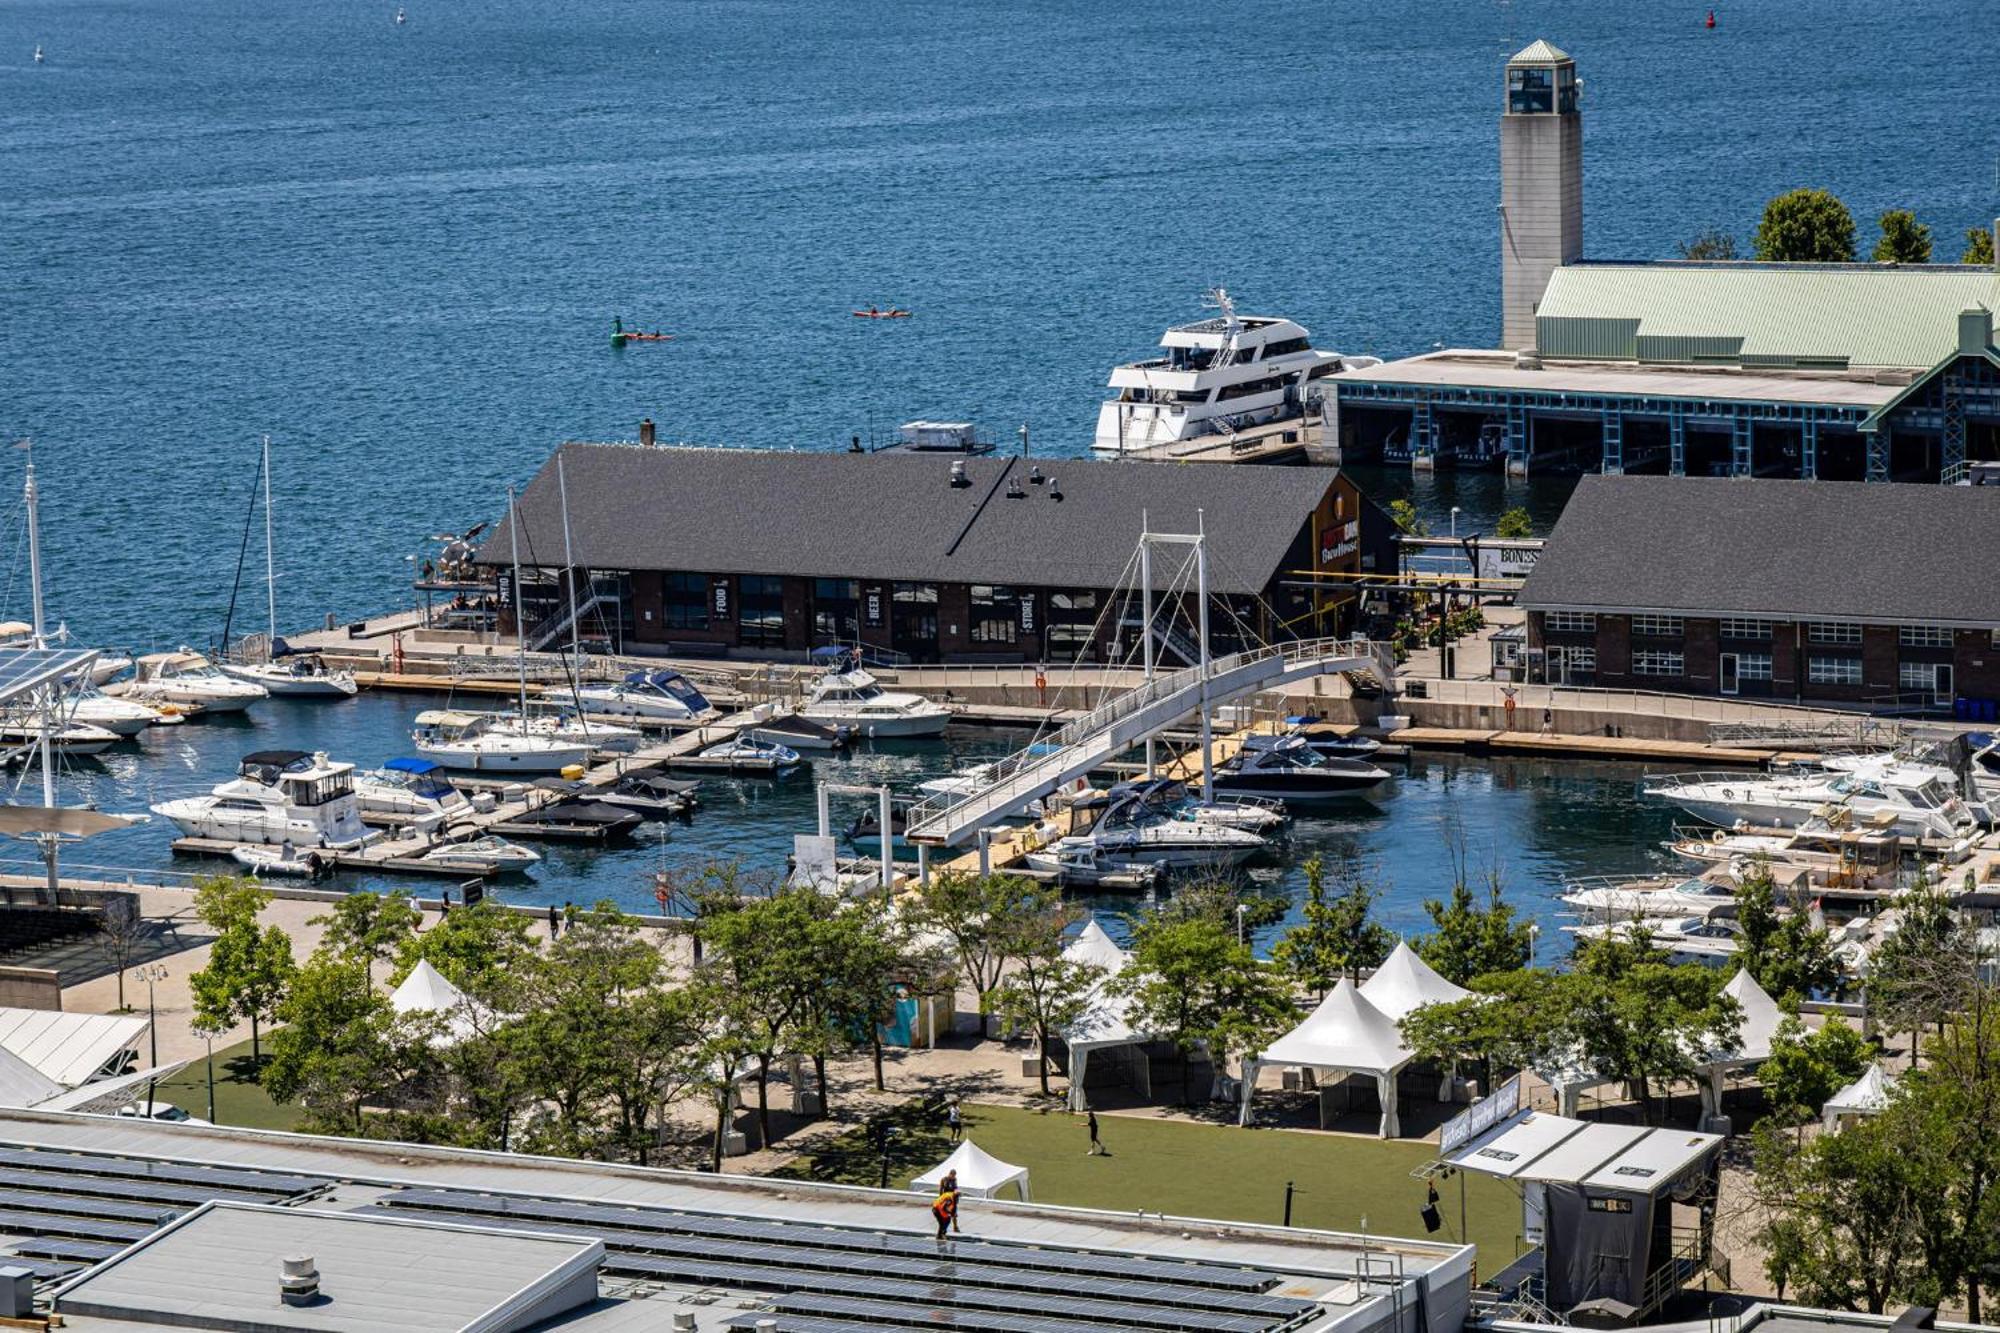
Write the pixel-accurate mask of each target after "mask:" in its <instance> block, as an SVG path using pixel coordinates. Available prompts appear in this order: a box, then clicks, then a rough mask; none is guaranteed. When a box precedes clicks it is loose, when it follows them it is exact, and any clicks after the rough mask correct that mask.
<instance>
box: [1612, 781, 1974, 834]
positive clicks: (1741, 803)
mask: <svg viewBox="0 0 2000 1333" xmlns="http://www.w3.org/2000/svg"><path fill="white" fill-rule="evenodd" d="M1645 790H1646V795H1648V796H1658V797H1661V798H1663V799H1665V800H1669V801H1672V802H1673V803H1674V804H1676V805H1678V806H1680V807H1681V809H1683V810H1686V811H1687V812H1688V813H1689V814H1692V815H1696V816H1698V817H1700V818H1702V819H1706V820H1708V821H1709V822H1710V823H1712V824H1720V825H1722V826H1723V827H1725V828H1727V827H1730V826H1732V825H1735V824H1736V823H1738V822H1743V823H1748V824H1756V825H1763V826H1766V827H1774V828H1797V827H1798V826H1800V825H1801V824H1804V823H1806V822H1807V821H1809V820H1811V819H1813V818H1815V817H1816V816H1817V817H1820V818H1824V817H1825V815H1826V812H1827V811H1828V810H1829V809H1835V808H1841V807H1845V808H1846V809H1847V810H1849V811H1850V812H1852V815H1853V817H1854V818H1855V819H1857V820H1860V821H1866V822H1869V823H1871V824H1876V826H1878V827H1883V826H1885V825H1883V824H1879V823H1878V822H1877V821H1882V820H1886V819H1891V818H1892V819H1893V820H1894V824H1893V825H1887V826H1889V827H1893V828H1894V829H1895V830H1896V831H1897V832H1899V833H1903V834H1907V835H1911V836H1914V837H1924V838H1942V839H1945V840H1947V841H1951V840H1955V839H1958V838H1962V837H1965V836H1967V835H1969V834H1972V833H1975V832H1977V824H1978V821H1977V818H1976V816H1975V812H1974V811H1973V810H1971V809H1970V808H1968V807H1967V806H1966V804H1965V802H1964V801H1961V800H1960V799H1959V798H1958V797H1957V796H1954V795H1953V794H1952V791H1951V788H1950V787H1949V786H1948V785H1947V784H1946V782H1945V781H1944V779H1943V778H1941V777H1940V776H1939V774H1938V772H1937V771H1936V770H1934V769H1931V768H1905V767H1900V766H1895V765H1880V766H1877V767H1874V768H1870V769H1868V770H1866V771H1864V772H1854V773H1828V772H1822V773H1807V774H1801V775H1798V776H1793V777H1758V776H1754V775H1748V774H1742V773H1682V774H1676V775H1674V776H1671V777H1662V778H1658V779H1655V780H1654V781H1652V782H1650V783H1648V784H1647V786H1646V789H1645Z"/></svg>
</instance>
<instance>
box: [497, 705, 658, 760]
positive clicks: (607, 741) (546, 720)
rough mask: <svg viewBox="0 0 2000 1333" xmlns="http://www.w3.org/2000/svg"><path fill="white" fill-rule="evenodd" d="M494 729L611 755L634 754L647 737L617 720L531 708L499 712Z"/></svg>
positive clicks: (499, 732)
mask: <svg viewBox="0 0 2000 1333" xmlns="http://www.w3.org/2000/svg"><path fill="white" fill-rule="evenodd" d="M493 730H494V732H495V733H497V734H499V735H503V736H548V737H552V738H554V739H555V740H559V741H562V742H564V743H565V744H569V745H581V746H584V747H585V748H586V749H589V750H592V751H596V750H604V751H606V752H608V753H611V754H630V753H631V752H632V751H634V750H636V749H638V748H639V743H640V742H641V741H643V740H645V739H646V738H645V735H644V733H642V732H640V731H639V730H638V729H637V728H636V727H621V726H619V725H617V724H616V723H614V722H586V721H585V720H584V719H583V718H581V717H579V716H578V715H577V714H575V713H573V712H569V711H567V710H559V711H556V712H545V711H544V712H538V711H534V710H532V709H531V710H530V711H529V712H527V713H525V714H522V713H495V714H494V715H493Z"/></svg>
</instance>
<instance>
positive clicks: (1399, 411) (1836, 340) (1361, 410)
mask: <svg viewBox="0 0 2000 1333" xmlns="http://www.w3.org/2000/svg"><path fill="white" fill-rule="evenodd" d="M1580 92H1581V81H1580V80H1579V79H1578V78H1577V71H1576V62H1575V61H1574V60H1572V59H1571V58H1570V56H1569V55H1568V54H1567V53H1566V52H1564V51H1562V50H1560V49H1559V48H1557V47H1555V46H1552V45H1550V44H1549V43H1548V42H1544V41H1538V42H1536V43H1534V44H1533V45H1531V46H1529V47H1528V48H1527V49H1526V50H1524V51H1522V52H1520V53H1519V54H1518V55H1516V56H1515V57H1514V58H1513V59H1512V60H1511V61H1509V62H1508V64H1507V68H1506V80H1505V90H1504V98H1505V101H1504V104H1503V110H1502V114H1501V117H1500V164H1501V172H1500V179H1501V199H1500V240H1501V290H1502V339H1503V340H1502V349H1503V350H1501V351H1497V352H1496V351H1487V350H1444V351H1438V352H1433V353H1430V354H1428V355H1425V356H1418V357H1411V358H1408V359H1405V360H1401V361H1392V362H1388V363H1386V364H1384V365H1380V366H1374V367H1370V368H1367V369H1364V370H1357V371H1351V372H1347V373H1343V374H1341V375H1338V376H1334V377H1333V378H1332V379H1331V380H1330V381H1329V383H1330V384H1331V385H1332V386H1333V390H1334V392H1335V395H1336V399H1337V404H1336V405H1337V410H1338V428H1337V438H1338V440H1339V441H1340V445H1341V449H1342V452H1343V456H1344V457H1347V458H1353V459H1360V458H1370V457H1383V458H1388V459H1392V460H1397V461H1401V460H1404V459H1407V460H1408V461H1409V462H1410V463H1411V465H1412V466H1414V467H1419V468H1424V467H1449V466H1493V467H1500V466H1504V467H1505V468H1506V469H1507V470H1508V471H1509V472H1510V473H1511V474H1514V475H1519V476H1525V475H1527V474H1529V473H1530V472H1539V471H1546V470H1574V471H1586V472H1599V471H1601V472H1604V473H1609V474H1613V475H1616V474H1619V473H1624V472H1652V473H1663V474H1668V475H1672V476H1732V477H1750V476H1758V477H1766V476H1769V477H1792V478H1804V479H1807V480H1813V479H1819V478H1825V479H1829V480H1850V481H1861V480H1867V481H1889V480H1902V481H1929V482H1936V481H1946V482H1955V481H1959V480H1962V479H1963V478H1964V477H1965V475H1966V465H1967V464H1968V463H1971V462H1978V461H1983V460H1984V461H1990V460H1995V459H2000V350H1996V348H1995V335H1994V322H1993V312H1994V311H1996V310H2000V271H1996V270H1995V269H1994V268H1986V267H1978V266H1972V265H1959V264H1923V265H1911V266H1896V265H1889V264H1759V263H1751V262H1747V261H1746V262H1734V261H1729V262H1685V261H1663V262H1653V263H1606V262H1595V261H1587V260H1585V258H1584V255H1583V221H1584V213H1583V109H1582V105H1581V96H1580Z"/></svg>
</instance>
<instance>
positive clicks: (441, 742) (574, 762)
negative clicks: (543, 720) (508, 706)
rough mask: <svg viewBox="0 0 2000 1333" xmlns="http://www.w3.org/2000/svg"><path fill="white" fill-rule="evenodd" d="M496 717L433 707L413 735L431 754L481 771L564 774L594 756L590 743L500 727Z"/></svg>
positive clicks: (421, 748) (452, 765)
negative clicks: (516, 732) (508, 730)
mask: <svg viewBox="0 0 2000 1333" xmlns="http://www.w3.org/2000/svg"><path fill="white" fill-rule="evenodd" d="M493 722H494V716H493V714H491V713H467V712H460V711H457V710H455V709H448V708H434V709H427V710H426V711H424V712H421V713H419V714H417V720H416V729H415V730H414V731H412V732H411V733H410V740H411V743H412V744H413V745H415V746H416V748H417V753H418V754H420V755H423V756H424V757H425V758H426V759H430V760H433V761H435V762H437V763H439V764H442V765H444V766H445V767H446V768H459V769H469V770H471V771H473V772H478V773H496V772H497V773H560V772H561V771H562V770H564V769H565V768H571V767H581V766H582V765H583V764H585V763H586V762H588V760H589V759H590V747H589V746H588V745H585V744H582V743H580V742H576V741H567V740H559V739H557V738H556V737H554V736H541V735H533V734H511V733H508V732H504V731H498V730H495V729H494V726H493Z"/></svg>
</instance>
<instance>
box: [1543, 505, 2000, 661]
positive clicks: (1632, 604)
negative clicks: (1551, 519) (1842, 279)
mask: <svg viewBox="0 0 2000 1333" xmlns="http://www.w3.org/2000/svg"><path fill="white" fill-rule="evenodd" d="M1518 600H1519V602H1520V604H1521V605H1522V606H1524V607H1527V608H1529V609H1530V610H1537V611H1540V610H1550V609H1557V610H1579V611H1605V612H1634V611H1636V612H1645V611H1663V612H1668V613H1672V614H1684V615H1703V614H1715V615H1722V616H1744V617H1755V618H1760V619H1767V620H1789V619H1806V620H1869V621H1877V622H1897V623H1903V622H1910V623H1915V622H1931V623H1946V624H1957V625H1961V626H1972V627H1984V626H2000V492H1996V491H1994V490H1992V489H1989V488H1986V487H1979V486H1935V485H1929V486H1926V485H1898V484H1894V483H1888V482H1858V481H1855V482H1842V481H1776V480H1750V479H1737V478H1728V477H1716V478H1708V477H1602V476H1587V477H1585V478H1584V479H1583V481H1582V484H1580V485H1579V486H1578V487H1577V489H1576V494H1575V495H1573V496H1572V497H1571V498H1570V502H1569V507H1568V508H1566V509H1564V510H1563V514H1562V518H1561V519H1560V520H1559V521H1558V522H1557V523H1556V527H1555V531H1554V532H1552V533H1550V534H1549V540H1548V546H1547V548H1546V549H1545V550H1544V551H1543V553H1542V557H1541V560H1540V562H1539V563H1537V564H1536V566H1535V569H1534V572H1533V573H1531V574H1530V575H1529V576H1528V581H1527V584H1526V586H1525V587H1523V588H1522V590H1521V593H1520V597H1519V599H1518Z"/></svg>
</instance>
